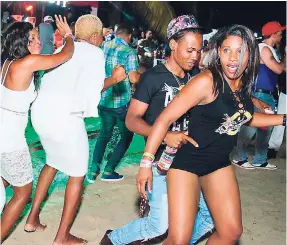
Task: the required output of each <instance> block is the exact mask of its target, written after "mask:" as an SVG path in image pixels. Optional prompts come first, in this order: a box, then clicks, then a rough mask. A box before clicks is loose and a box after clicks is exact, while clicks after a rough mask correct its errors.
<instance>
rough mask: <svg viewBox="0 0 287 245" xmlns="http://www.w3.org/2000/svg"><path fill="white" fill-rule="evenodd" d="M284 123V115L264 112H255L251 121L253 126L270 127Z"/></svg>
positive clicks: (250, 124)
mask: <svg viewBox="0 0 287 245" xmlns="http://www.w3.org/2000/svg"><path fill="white" fill-rule="evenodd" d="M282 123H283V115H268V114H263V113H258V112H254V115H253V118H252V120H251V122H250V123H249V126H251V127H256V128H259V127H268V126H278V125H282Z"/></svg>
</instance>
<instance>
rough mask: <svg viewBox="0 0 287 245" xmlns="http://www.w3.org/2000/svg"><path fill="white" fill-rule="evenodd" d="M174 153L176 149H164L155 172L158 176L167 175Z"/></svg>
mask: <svg viewBox="0 0 287 245" xmlns="http://www.w3.org/2000/svg"><path fill="white" fill-rule="evenodd" d="M176 152H177V149H176V148H172V147H168V146H167V147H166V149H165V150H164V151H163V153H162V155H161V157H160V159H159V161H158V164H157V170H158V172H159V174H161V175H165V174H166V173H167V171H168V169H169V168H170V166H171V164H172V161H173V159H174V157H175V153H176Z"/></svg>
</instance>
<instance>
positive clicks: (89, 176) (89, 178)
mask: <svg viewBox="0 0 287 245" xmlns="http://www.w3.org/2000/svg"><path fill="white" fill-rule="evenodd" d="M99 174H100V173H95V172H90V173H88V174H87V176H86V180H87V181H88V182H89V183H90V184H94V183H95V182H96V179H97V177H98V175H99Z"/></svg>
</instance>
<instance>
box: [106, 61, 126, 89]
mask: <svg viewBox="0 0 287 245" xmlns="http://www.w3.org/2000/svg"><path fill="white" fill-rule="evenodd" d="M126 77H127V75H126V71H125V68H124V67H123V66H121V65H117V66H115V67H114V69H113V70H112V75H111V76H110V77H107V78H106V79H105V82H104V87H103V90H102V91H105V90H107V89H108V88H109V87H112V86H114V85H116V84H117V83H119V82H121V81H123V80H124V79H125V78H126Z"/></svg>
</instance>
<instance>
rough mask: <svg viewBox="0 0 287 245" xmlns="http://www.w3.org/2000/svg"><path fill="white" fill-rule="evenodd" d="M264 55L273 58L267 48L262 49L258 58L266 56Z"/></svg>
mask: <svg viewBox="0 0 287 245" xmlns="http://www.w3.org/2000/svg"><path fill="white" fill-rule="evenodd" d="M266 55H268V56H273V55H272V52H271V50H270V48H268V47H267V46H265V47H263V48H262V50H261V54H260V56H266Z"/></svg>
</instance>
